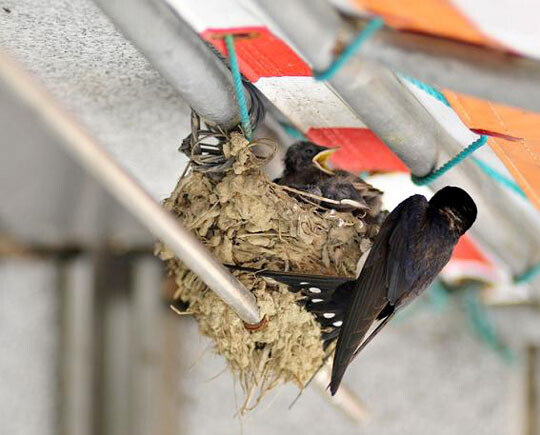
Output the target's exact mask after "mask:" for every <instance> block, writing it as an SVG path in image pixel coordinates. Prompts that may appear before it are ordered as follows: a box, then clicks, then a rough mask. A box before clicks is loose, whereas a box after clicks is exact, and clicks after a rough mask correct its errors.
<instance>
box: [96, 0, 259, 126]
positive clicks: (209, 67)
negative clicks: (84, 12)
mask: <svg viewBox="0 0 540 435" xmlns="http://www.w3.org/2000/svg"><path fill="white" fill-rule="evenodd" d="M94 1H95V3H96V4H97V5H98V6H99V7H100V8H101V9H102V10H103V11H104V12H105V14H106V15H107V16H108V17H109V18H110V19H111V20H112V21H113V22H114V23H115V24H116V25H117V26H118V27H119V28H120V30H121V31H122V32H123V34H124V35H125V36H126V37H127V39H128V40H130V41H131V42H132V43H133V44H134V45H135V46H136V47H137V48H138V49H139V50H140V51H141V52H142V53H143V54H144V55H145V56H146V57H147V58H148V60H149V61H150V62H151V63H152V65H153V66H154V67H155V68H156V69H157V70H158V71H159V72H160V73H161V74H162V75H163V76H164V77H165V79H167V81H168V82H169V83H170V84H171V85H172V86H173V87H174V88H175V89H176V90H177V91H178V92H179V93H180V95H181V96H182V98H184V100H186V101H187V102H188V103H189V105H190V106H191V107H192V108H193V109H194V110H195V111H196V112H197V113H198V114H199V115H201V116H202V117H204V118H205V119H207V120H208V121H211V122H213V123H215V124H217V125H220V126H221V127H223V128H225V129H229V128H232V127H234V126H235V125H237V124H238V123H239V121H240V118H239V116H238V110H237V105H236V99H235V97H234V87H233V82H232V77H231V74H230V72H229V70H228V69H227V67H226V66H225V65H224V64H223V62H221V60H220V59H219V58H218V57H217V56H216V55H215V54H214V53H213V52H212V51H211V50H210V49H209V48H208V47H207V46H206V45H205V44H204V42H202V41H201V39H200V38H199V36H198V35H197V34H196V33H195V32H194V31H193V30H192V29H191V28H190V27H189V26H188V25H187V24H186V23H185V21H184V20H183V19H182V18H181V17H180V16H179V15H178V14H177V13H176V12H175V11H174V10H173V9H172V8H171V7H170V6H169V5H168V4H167V3H166V2H165V1H163V0H94ZM247 98H249V94H248V96H247ZM248 105H249V106H250V105H251V102H250V101H249V100H248Z"/></svg>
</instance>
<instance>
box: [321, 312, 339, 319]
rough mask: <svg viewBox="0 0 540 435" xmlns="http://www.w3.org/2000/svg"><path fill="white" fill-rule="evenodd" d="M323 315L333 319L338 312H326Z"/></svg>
mask: <svg viewBox="0 0 540 435" xmlns="http://www.w3.org/2000/svg"><path fill="white" fill-rule="evenodd" d="M323 317H324V318H325V319H331V318H332V317H336V313H324V314H323Z"/></svg>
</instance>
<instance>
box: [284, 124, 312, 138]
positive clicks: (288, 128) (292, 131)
mask: <svg viewBox="0 0 540 435" xmlns="http://www.w3.org/2000/svg"><path fill="white" fill-rule="evenodd" d="M279 125H281V127H282V128H283V130H285V133H287V134H288V135H289V136H291V137H292V138H293V139H296V140H306V139H307V138H306V137H305V136H304V134H303V133H302V132H301V131H300V130H298V129H297V128H295V127H293V126H292V125H289V124H286V123H285V122H280V123H279Z"/></svg>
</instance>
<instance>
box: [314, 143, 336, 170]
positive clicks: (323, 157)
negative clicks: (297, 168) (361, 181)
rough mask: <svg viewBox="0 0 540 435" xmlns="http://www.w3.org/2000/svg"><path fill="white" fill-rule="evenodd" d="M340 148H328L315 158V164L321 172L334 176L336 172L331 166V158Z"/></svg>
mask: <svg viewBox="0 0 540 435" xmlns="http://www.w3.org/2000/svg"><path fill="white" fill-rule="evenodd" d="M337 150H338V148H328V149H326V150H324V151H321V152H320V153H318V154H317V155H316V156H315V157H313V159H312V161H313V164H314V165H315V166H316V167H317V168H318V169H319V170H321V171H323V172H325V173H327V174H330V175H334V171H333V170H332V166H331V164H330V157H331V156H332V154H334V153H335V152H336V151H337Z"/></svg>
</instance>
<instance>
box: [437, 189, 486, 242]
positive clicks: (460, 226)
mask: <svg viewBox="0 0 540 435" xmlns="http://www.w3.org/2000/svg"><path fill="white" fill-rule="evenodd" d="M429 206H430V208H432V209H434V210H438V211H439V212H440V213H441V214H443V215H445V216H447V218H448V219H449V220H450V223H451V224H453V225H454V226H455V228H456V229H457V230H458V232H459V234H460V235H461V234H464V233H465V232H466V231H467V230H468V229H469V228H470V227H471V226H472V224H473V223H474V221H475V220H476V215H477V212H478V211H477V208H476V204H475V203H474V201H473V199H472V198H471V197H470V195H469V194H468V193H467V192H465V191H464V190H463V189H460V188H459V187H454V186H446V187H443V188H442V189H441V190H439V191H438V192H437V193H435V195H433V197H432V198H431V199H430V201H429Z"/></svg>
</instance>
